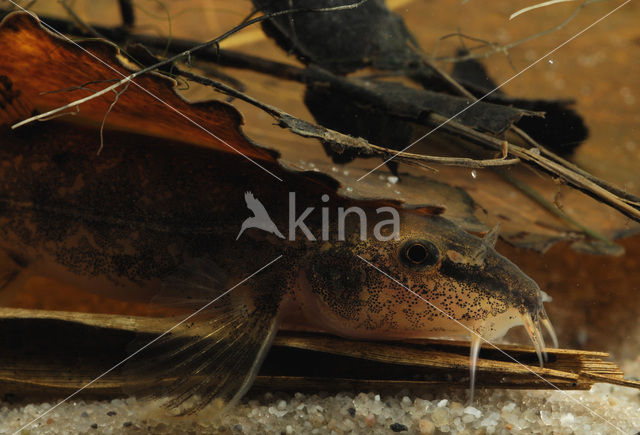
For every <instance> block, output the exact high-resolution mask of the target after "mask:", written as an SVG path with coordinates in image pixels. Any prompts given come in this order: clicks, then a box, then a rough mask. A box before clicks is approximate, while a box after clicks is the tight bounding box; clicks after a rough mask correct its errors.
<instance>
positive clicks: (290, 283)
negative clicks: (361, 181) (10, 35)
mask: <svg viewBox="0 0 640 435" xmlns="http://www.w3.org/2000/svg"><path fill="white" fill-rule="evenodd" d="M3 135H5V137H9V138H10V139H11V140H9V141H6V143H5V144H3V146H2V147H0V180H1V182H2V184H1V186H2V188H1V190H0V247H1V248H2V249H3V251H4V255H5V256H6V257H7V259H8V260H7V261H10V262H12V267H14V268H15V269H16V271H17V272H16V273H13V274H12V275H11V277H12V279H13V281H12V282H13V284H12V283H9V284H8V285H7V286H5V287H6V288H5V289H3V290H2V291H4V292H9V291H10V290H11V289H10V287H12V285H13V286H15V285H17V284H16V283H19V282H20V279H18V276H29V275H32V274H37V275H46V276H50V277H53V278H56V279H59V280H62V281H66V282H70V283H72V284H75V285H79V286H81V287H83V288H85V289H87V290H91V291H95V292H99V293H102V294H105V295H108V296H111V297H126V298H129V299H139V300H149V298H150V297H151V296H152V295H154V294H158V293H161V294H162V295H164V296H166V297H167V298H169V299H171V298H172V299H173V300H178V299H180V300H183V301H185V300H186V301H189V303H187V304H185V305H184V306H185V307H190V308H194V309H197V308H198V303H200V304H201V305H204V304H205V303H207V302H208V301H210V300H213V299H216V298H218V297H219V298H220V300H219V301H218V302H217V303H216V304H215V305H213V306H212V307H211V309H209V310H206V311H205V312H203V313H200V314H199V315H198V317H197V318H194V319H193V322H190V324H189V327H188V328H186V327H185V328H182V329H176V330H174V331H173V332H172V334H170V335H169V336H167V337H166V338H165V339H163V340H161V341H160V342H158V343H157V345H156V346H155V351H156V357H155V359H153V365H154V366H155V367H156V369H155V370H154V369H153V368H151V367H146V366H145V369H144V370H146V372H152V373H156V374H157V376H158V377H159V378H160V377H162V376H164V377H167V376H169V377H171V376H174V377H177V378H178V379H180V380H181V382H180V383H179V384H176V385H174V386H173V387H172V388H171V389H169V390H168V391H164V393H165V394H166V395H168V396H169V397H172V399H171V401H169V404H168V406H169V407H175V408H178V407H182V408H185V407H186V410H188V411H197V410H198V409H200V408H201V407H202V406H204V405H205V404H207V403H209V402H211V401H212V400H213V399H216V398H219V397H221V398H226V399H227V400H230V401H234V400H236V399H237V398H238V397H240V396H241V395H242V394H243V393H244V392H245V391H246V390H247V388H248V387H249V386H250V384H251V380H252V379H253V377H254V376H255V374H256V372H257V369H258V368H259V366H260V363H261V361H262V359H263V358H264V355H265V354H266V351H267V350H268V348H269V346H270V343H271V340H272V339H273V336H274V335H275V332H276V331H277V329H278V327H279V325H280V324H281V322H282V321H286V322H289V323H296V324H298V325H304V326H307V327H312V328H317V329H322V330H325V331H328V332H332V333H335V334H338V335H341V336H345V337H353V338H363V339H380V338H393V339H402V338H416V337H423V338H457V339H469V338H471V339H472V340H473V341H474V343H476V347H477V343H478V339H477V337H476V336H475V335H474V334H473V333H477V334H480V335H482V336H483V337H484V338H486V339H487V340H493V339H496V338H499V337H501V336H502V335H504V334H505V333H506V331H507V330H508V329H509V328H511V327H512V326H515V325H521V324H524V325H525V326H526V327H527V330H528V331H529V333H530V336H531V337H532V339H533V340H534V343H535V344H536V346H537V347H538V348H543V347H544V344H543V342H542V338H541V333H540V327H539V324H540V322H542V323H543V324H545V325H547V326H548V325H549V324H548V319H547V318H546V316H545V315H544V309H543V306H542V297H541V292H540V290H539V288H538V286H537V285H536V284H535V283H534V282H533V281H532V280H531V279H530V278H528V277H527V276H526V275H524V274H523V273H522V272H521V271H520V270H519V269H518V268H517V267H516V266H515V265H513V264H512V263H511V262H509V261H508V260H507V259H505V258H504V257H502V256H500V255H499V254H498V253H497V252H496V251H495V250H494V248H493V243H492V242H491V241H487V240H486V239H485V240H483V239H480V238H478V237H476V236H473V235H470V234H468V233H466V232H464V231H462V230H461V229H460V228H458V227H457V226H456V225H454V224H452V223H451V222H449V221H447V220H446V219H445V218H443V217H441V216H438V215H433V214H427V215H425V214H421V213H417V212H414V211H410V210H403V209H400V208H398V209H397V210H398V213H399V216H400V222H399V223H400V227H399V234H398V237H397V238H395V239H392V240H384V241H382V240H377V239H375V238H373V237H372V235H373V234H374V229H375V228H374V227H375V225H376V224H377V223H378V222H379V221H380V220H381V219H387V218H388V216H381V215H380V213H379V208H380V207H381V206H385V204H380V203H376V202H364V201H361V202H358V201H353V200H348V199H345V198H342V197H340V196H338V195H336V194H335V193H334V189H335V185H332V183H333V182H332V181H331V180H330V179H329V178H328V177H326V176H323V175H318V174H314V173H304V174H300V173H291V172H287V171H284V170H282V168H279V167H276V166H275V165H272V166H270V167H269V169H270V170H271V171H273V172H277V173H278V174H279V175H280V176H281V177H282V178H283V182H278V181H277V180H275V179H273V178H272V177H271V176H270V175H269V174H267V173H265V172H263V171H261V170H260V169H258V168H256V167H255V166H254V165H252V164H251V163H248V162H247V161H246V160H245V159H244V158H243V157H241V156H238V155H235V154H226V153H218V152H213V151H209V150H206V149H202V148H196V147H189V146H180V147H177V146H174V145H172V144H169V143H167V142H164V141H162V140H159V139H150V138H142V137H138V136H136V135H132V134H117V133H111V134H109V135H108V138H107V142H106V146H105V148H104V150H103V151H102V153H101V154H100V155H97V154H96V148H95V147H94V146H93V145H94V144H95V130H94V129H91V128H84V127H79V126H72V125H69V124H64V123H48V124H44V125H38V126H35V127H30V128H29V129H25V130H24V131H16V132H11V133H9V132H6V133H3ZM36 138H37V140H34V139H36ZM247 191H251V192H252V194H251V195H252V196H253V197H255V198H257V199H259V201H260V202H261V204H263V205H264V206H265V207H266V209H267V210H268V212H269V216H270V218H271V220H272V221H273V222H274V223H275V226H276V227H277V228H279V231H278V232H281V234H279V235H278V234H274V232H273V231H271V232H269V231H263V230H261V229H256V228H246V229H244V230H243V231H242V232H241V233H240V234H239V231H240V228H241V224H242V223H243V222H244V221H245V220H246V219H247V218H248V217H250V216H251V212H250V211H249V210H248V209H247V200H246V193H247ZM291 192H295V193H296V210H295V211H293V213H294V215H296V216H299V215H300V214H301V213H302V211H303V210H305V209H306V208H308V207H314V210H315V212H313V213H310V214H309V216H308V218H307V219H305V221H304V222H305V224H306V225H307V226H308V227H309V229H310V232H311V233H313V235H314V236H315V237H316V239H317V240H309V239H308V238H307V237H305V236H304V235H303V234H302V233H301V232H298V233H297V234H296V238H295V240H288V239H290V238H291V236H290V235H289V233H288V230H289V225H288V224H289V222H290V213H291V211H290V204H289V199H290V194H291ZM325 194H327V195H329V197H328V199H327V198H326V197H325V198H324V199H325V200H322V199H321V198H323V195H325ZM354 205H357V206H359V207H361V208H362V209H363V210H364V213H365V215H366V217H367V224H366V231H365V233H366V234H367V235H368V236H369V237H368V238H366V239H365V240H363V239H361V237H360V236H359V234H360V230H361V227H360V221H359V220H358V219H357V218H356V216H355V215H354V216H351V217H350V218H348V219H346V221H345V222H346V231H345V234H346V237H345V240H338V233H339V232H338V229H337V223H336V222H335V216H336V214H335V210H337V209H338V207H343V208H347V207H350V206H354ZM386 206H389V204H386ZM323 207H324V208H325V209H326V210H328V213H329V215H328V216H329V222H330V224H329V227H328V228H327V235H328V237H322V235H323V233H322V229H323V228H322V223H323V219H324V217H323V214H322V212H321V209H322V208H323ZM280 236H283V237H284V239H283V238H282V237H280ZM323 239H324V240H323ZM275 259H278V260H277V261H276V262H275V263H273V265H271V266H269V267H268V268H266V269H265V270H263V271H261V272H260V273H259V274H257V275H256V276H255V277H253V278H251V280H248V281H246V282H242V283H241V284H240V285H238V286H237V288H236V287H234V286H236V285H237V284H238V282H241V281H242V280H243V279H245V278H246V277H248V276H249V275H251V274H253V273H254V272H255V271H257V270H259V269H260V268H261V267H263V266H264V265H265V264H268V263H270V262H271V261H273V260H275ZM365 260H366V261H365ZM367 262H369V263H371V265H375V266H377V267H378V268H379V269H380V270H381V271H378V270H375V268H373V267H372V266H371V265H370V264H369V263H367ZM7 276H9V275H7ZM393 280H397V281H398V282H400V283H402V284H403V285H404V286H406V288H403V286H401V285H398V284H397V283H396V282H394V281H393ZM230 288H233V289H234V290H232V291H231V292H229V293H228V294H223V292H225V291H226V290H228V289H230ZM407 288H408V289H411V291H409V290H407ZM412 292H415V294H412ZM476 354H477V352H476ZM158 355H160V356H158ZM145 361H146V363H148V364H151V363H150V361H152V360H151V359H146V360H145ZM137 373H140V370H138V372H137ZM194 374H199V375H202V374H205V375H207V379H208V381H202V380H198V381H196V380H193V379H196V377H195V376H192V375H194ZM198 379H199V378H198ZM194 397H195V398H196V399H194ZM190 400H192V401H195V402H194V403H191V402H189V401H190ZM189 403H191V404H189Z"/></svg>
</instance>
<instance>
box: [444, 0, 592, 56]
mask: <svg viewBox="0 0 640 435" xmlns="http://www.w3.org/2000/svg"><path fill="white" fill-rule="evenodd" d="M565 1H569V0H565ZM599 1H603V0H585V1H584V2H582V3H581V4H580V5H578V6H577V7H576V8H575V9H574V10H573V12H572V13H571V14H570V15H569V16H568V17H567V18H566V19H565V20H563V21H562V22H561V23H559V24H557V25H555V26H553V27H551V28H549V29H547V30H543V31H542V32H538V33H535V34H533V35H529V36H526V37H524V38H522V39H519V40H517V41H513V42H510V43H508V44H504V45H494V44H488V45H489V46H490V47H491V49H490V50H487V51H483V52H481V53H471V51H472V50H475V49H478V48H482V47H481V46H480V47H471V48H470V49H469V51H470V52H469V53H467V54H465V55H462V56H442V57H436V58H434V59H433V60H436V61H440V62H463V61H465V60H471V59H486V58H488V57H490V56H493V55H494V54H496V53H507V52H508V51H509V50H511V49H512V48H515V47H517V46H519V45H522V44H525V43H527V42H529V41H532V40H534V39H538V38H541V37H543V36H546V35H549V34H551V33H554V32H557V31H558V30H561V29H563V28H564V27H565V26H567V25H568V24H569V23H570V22H571V21H573V20H574V19H575V18H576V17H577V16H578V14H580V12H581V11H582V10H583V9H584V8H585V7H587V6H589V5H590V4H592V3H596V2H599Z"/></svg>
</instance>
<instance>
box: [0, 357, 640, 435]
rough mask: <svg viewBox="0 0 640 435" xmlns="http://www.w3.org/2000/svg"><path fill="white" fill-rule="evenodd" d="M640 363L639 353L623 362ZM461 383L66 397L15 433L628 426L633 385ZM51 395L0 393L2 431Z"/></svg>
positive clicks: (633, 427)
mask: <svg viewBox="0 0 640 435" xmlns="http://www.w3.org/2000/svg"><path fill="white" fill-rule="evenodd" d="M624 368H625V369H626V371H627V373H631V374H633V375H636V374H638V373H640V358H639V359H637V360H635V361H628V362H627V363H626V364H624ZM465 400H466V399H465V397H464V393H463V392H458V393H446V392H438V393H435V392H429V393H424V394H418V395H411V394H409V393H400V394H394V395H385V394H377V393H375V392H373V393H360V394H353V393H341V394H337V395H328V394H324V395H323V394H318V395H316V394H314V395H304V394H300V393H296V394H293V395H292V394H284V393H275V394H271V393H267V394H265V395H260V396H255V395H253V396H251V395H250V396H249V397H248V398H246V399H245V400H243V402H242V403H241V404H240V405H238V406H237V407H235V408H234V409H232V410H231V411H230V412H229V413H227V414H226V415H225V416H220V415H216V414H214V413H213V412H212V410H204V411H203V412H201V413H200V414H199V415H198V416H197V417H188V418H184V417H183V418H176V417H171V416H167V415H165V414H163V413H162V412H161V411H159V408H158V406H157V404H156V403H153V402H149V401H139V400H136V399H135V398H129V399H116V400H111V401H87V402H85V401H69V402H66V403H63V404H61V405H60V406H58V407H57V408H55V409H54V410H52V411H51V412H49V413H48V414H46V415H45V416H43V417H42V418H41V419H39V420H38V421H37V422H36V423H34V424H32V425H31V426H29V427H28V428H25V429H24V430H23V432H22V433H23V434H36V433H37V434H68V433H74V434H75V433H89V434H91V433H105V434H120V433H124V434H127V433H153V434H170V433H186V434H189V433H193V434H196V433H197V434H208V433H237V434H240V433H247V434H253V433H284V434H307V433H310V434H342V433H380V434H382V433H385V434H389V433H419V434H438V433H451V434H507V433H509V434H514V433H522V434H529V433H542V434H551V433H553V434H614V433H627V434H636V433H637V432H638V431H640V392H639V391H637V390H634V389H631V388H625V387H617V386H611V385H605V384H596V385H594V387H593V388H592V389H591V390H590V391H571V392H561V391H515V390H484V391H482V390H481V391H479V392H478V393H477V396H476V399H475V400H474V403H473V406H467V404H466V403H465ZM52 405H53V404H52V403H33V404H28V405H17V404H14V405H10V404H7V403H1V402H0V433H2V434H5V433H14V432H15V431H17V430H19V429H20V428H22V426H24V425H25V424H26V423H28V422H30V421H31V420H33V419H34V418H36V417H37V416H39V415H40V414H42V413H44V412H46V411H47V410H48V409H49V408H50V407H51V406H52Z"/></svg>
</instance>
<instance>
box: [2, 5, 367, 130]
mask: <svg viewBox="0 0 640 435" xmlns="http://www.w3.org/2000/svg"><path fill="white" fill-rule="evenodd" d="M367 1H368V0H359V1H357V2H355V3H350V4H348V5H344V6H335V7H328V8H299V9H289V10H284V11H277V12H272V13H269V14H265V15H262V16H260V17H256V18H253V19H251V20H248V21H245V22H243V23H241V24H239V25H237V26H235V27H233V28H232V29H231V30H228V31H226V32H225V33H223V34H222V35H221V36H219V37H217V38H214V39H212V40H210V41H207V42H204V43H201V44H198V45H196V46H195V47H192V48H190V49H188V50H185V51H183V52H182V53H179V54H176V55H175V56H172V57H169V58H167V59H165V60H162V61H160V62H158V63H157V64H155V65H150V66H148V67H145V68H142V69H140V70H138V71H136V72H134V73H132V74H130V75H128V76H125V77H124V78H123V79H122V80H119V81H118V82H117V83H115V84H113V85H111V86H109V87H106V88H104V89H102V90H101V91H98V92H96V93H95V94H93V95H90V96H88V97H85V98H81V99H79V100H76V101H73V102H71V103H69V104H67V105H65V106H61V107H58V108H56V109H53V110H50V111H48V112H46V113H42V114H40V115H36V116H32V117H31V118H27V119H25V120H23V121H21V122H18V123H16V124H14V125H12V126H11V128H12V129H15V128H18V127H20V126H23V125H26V124H29V123H31V122H33V121H37V120H38V119H42V118H46V117H49V116H51V115H55V114H56V113H58V112H61V111H64V110H66V109H68V108H69V107H73V106H78V105H80V104H83V103H86V102H88V101H91V100H93V99H95V98H97V97H99V96H102V95H104V94H106V93H109V92H111V91H113V90H115V89H117V88H119V87H120V86H122V85H124V84H125V83H127V82H130V81H132V80H133V79H135V78H136V77H139V76H141V75H142V74H145V73H148V72H151V71H153V70H156V69H159V68H161V67H163V66H165V65H169V64H172V63H174V62H176V61H178V60H180V59H182V58H184V57H189V56H191V54H193V53H194V52H196V51H198V50H202V49H204V48H207V47H212V46H217V45H218V44H219V43H220V42H221V41H223V40H225V39H226V38H228V37H229V36H231V35H233V34H234V33H236V32H238V31H240V30H242V29H244V28H245V27H248V26H251V25H253V24H256V23H259V22H262V21H265V20H268V19H271V18H275V17H278V16H280V15H287V14H294V13H299V12H333V11H342V10H348V9H355V8H357V7H358V6H360V5H361V4H363V3H365V2H367Z"/></svg>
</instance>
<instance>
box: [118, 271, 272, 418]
mask: <svg viewBox="0 0 640 435" xmlns="http://www.w3.org/2000/svg"><path fill="white" fill-rule="evenodd" d="M201 272H202V271H198V272H197V273H195V274H192V277H196V278H198V279H196V280H195V281H192V282H191V283H192V284H193V291H194V294H195V295H197V296H198V297H197V298H195V299H194V298H190V299H187V300H188V301H189V303H194V302H195V301H200V300H201V297H202V296H203V292H205V291H206V289H207V288H208V291H209V293H210V296H211V297H210V300H209V301H207V302H205V304H206V303H209V302H210V301H212V300H216V302H214V303H212V304H210V305H209V306H207V307H206V308H204V309H202V307H200V311H198V312H197V314H195V315H193V316H192V317H190V318H188V319H187V320H184V319H185V318H186V317H182V318H176V319H175V321H176V324H177V325H178V326H176V327H174V328H173V329H172V330H171V331H170V332H168V333H167V334H165V335H163V336H160V337H159V338H156V339H155V341H152V342H151V344H147V347H146V348H144V349H143V350H141V351H140V352H139V353H138V354H136V355H135V356H134V357H133V358H132V359H131V360H130V361H129V364H128V366H127V367H125V370H124V371H125V374H126V375H127V376H129V377H130V379H131V380H132V381H133V382H134V383H135V384H136V385H137V387H134V388H133V391H132V392H133V393H134V394H135V395H137V396H147V397H149V396H151V397H154V398H158V399H160V400H161V401H162V402H163V403H162V404H163V406H165V407H166V408H168V409H169V410H170V411H171V412H172V413H175V414H177V415H186V414H192V413H195V412H198V411H199V410H201V409H202V408H204V407H205V406H207V405H208V404H210V403H211V402H213V401H218V400H219V403H218V405H221V406H222V407H227V406H230V405H233V404H235V403H236V402H237V401H238V400H239V399H240V398H241V397H242V396H243V395H244V394H245V393H246V392H247V390H248V389H249V388H250V386H251V384H252V382H253V380H254V378H255V376H256V374H257V372H258V370H259V368H260V365H261V364H262V361H263V360H264V358H265V356H266V354H267V352H268V350H269V348H270V347H271V343H272V342H273V338H274V337H275V334H276V332H277V329H278V304H277V303H264V301H256V300H254V298H253V295H254V294H255V286H256V285H259V284H260V283H259V282H258V281H256V282H250V283H245V285H244V286H240V287H238V288H235V289H233V290H231V291H230V292H229V293H226V291H227V289H229V288H231V287H232V286H233V283H230V285H228V286H225V287H224V288H222V290H213V289H212V288H211V287H208V284H207V278H206V276H204V275H203V274H202V273H201ZM210 278H211V280H210V281H209V283H212V284H214V283H215V284H219V281H220V279H219V277H214V276H213V275H210ZM168 283H169V284H171V285H174V286H176V287H174V288H172V289H171V290H169V293H172V294H173V295H174V296H175V295H176V294H184V295H187V294H190V292H189V287H188V285H189V281H185V280H184V277H182V278H178V279H171V280H169V281H168ZM181 286H182V289H178V287H181ZM180 306H181V307H182V308H184V307H185V306H186V305H185V304H181V305H180ZM195 311H196V310H194V312H195ZM178 322H181V323H178ZM148 341H149V339H148V338H147V342H148ZM143 346H145V343H142V342H141V341H140V340H137V342H136V343H135V344H134V345H133V346H132V347H135V348H137V349H134V350H138V349H139V348H141V347H143ZM130 392H131V391H130Z"/></svg>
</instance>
